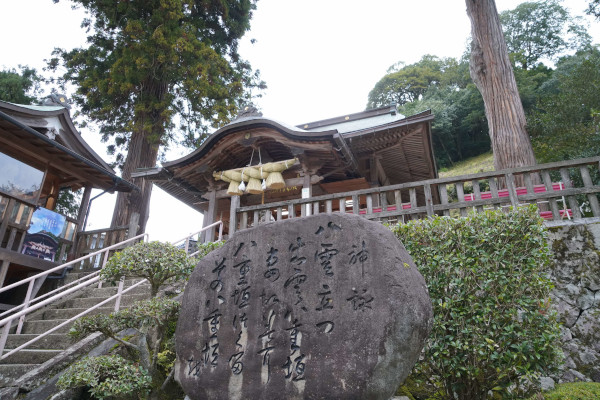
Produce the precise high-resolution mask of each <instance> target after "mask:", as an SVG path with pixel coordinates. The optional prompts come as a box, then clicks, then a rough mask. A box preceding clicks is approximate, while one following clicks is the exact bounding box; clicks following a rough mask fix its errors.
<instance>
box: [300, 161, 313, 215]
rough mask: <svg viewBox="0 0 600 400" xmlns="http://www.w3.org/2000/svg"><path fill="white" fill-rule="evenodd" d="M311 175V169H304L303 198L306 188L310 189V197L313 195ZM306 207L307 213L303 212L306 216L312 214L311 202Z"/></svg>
mask: <svg viewBox="0 0 600 400" xmlns="http://www.w3.org/2000/svg"><path fill="white" fill-rule="evenodd" d="M310 175H311V173H310V171H308V170H304V182H303V183H302V197H303V198H304V197H305V193H306V191H305V190H307V191H308V198H309V199H310V198H312V196H313V193H312V184H311V183H310ZM305 208H306V210H305V213H303V214H304V215H306V216H309V215H311V214H312V212H311V211H312V210H311V204H310V203H308V204H306V206H305Z"/></svg>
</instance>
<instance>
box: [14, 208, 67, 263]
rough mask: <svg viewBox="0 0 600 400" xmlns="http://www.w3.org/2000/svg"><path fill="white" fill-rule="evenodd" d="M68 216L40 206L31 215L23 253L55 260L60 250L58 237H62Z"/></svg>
mask: <svg viewBox="0 0 600 400" xmlns="http://www.w3.org/2000/svg"><path fill="white" fill-rule="evenodd" d="M66 222H67V221H66V217H65V216H64V215H61V214H58V213H55V212H54V211H50V210H47V209H45V208H38V209H37V210H35V211H34V213H33V216H32V217H31V225H30V226H29V230H28V231H27V234H26V235H25V241H24V242H23V250H22V252H23V254H27V255H29V256H33V257H37V258H43V259H45V260H49V261H55V258H56V253H57V251H58V241H57V240H56V239H57V238H59V237H61V236H62V234H63V231H64V228H65V225H66Z"/></svg>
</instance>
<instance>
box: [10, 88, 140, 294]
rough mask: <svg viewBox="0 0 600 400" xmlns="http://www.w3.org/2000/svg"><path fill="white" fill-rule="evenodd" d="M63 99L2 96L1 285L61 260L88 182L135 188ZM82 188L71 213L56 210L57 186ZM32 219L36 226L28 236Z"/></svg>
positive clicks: (79, 219)
mask: <svg viewBox="0 0 600 400" xmlns="http://www.w3.org/2000/svg"><path fill="white" fill-rule="evenodd" d="M54 97H58V96H56V95H54ZM63 102H64V99H63ZM65 105H66V102H65V104H60V102H59V103H57V104H51V105H40V106H32V105H19V104H12V103H7V102H3V101H0V171H2V172H1V173H0V265H1V267H0V286H2V285H3V284H4V282H5V281H6V282H7V283H9V282H14V281H16V280H19V279H22V278H24V277H25V276H26V275H27V274H30V273H36V272H39V271H40V270H47V269H49V268H52V267H54V266H57V265H59V264H60V262H61V261H64V260H65V259H66V257H67V254H68V252H69V251H70V249H71V248H72V244H73V243H74V241H75V240H76V239H77V233H78V232H79V231H81V230H82V228H83V224H84V218H85V215H86V212H87V208H88V203H89V200H90V193H91V190H92V188H96V189H101V190H105V191H108V192H114V191H131V190H135V189H136V187H135V186H134V185H133V184H131V183H129V182H127V181H125V180H123V179H121V178H120V177H118V176H117V175H116V174H115V172H114V171H113V170H112V168H111V167H110V166H109V165H108V164H106V163H105V162H104V161H103V160H102V158H101V157H100V156H99V155H98V154H96V152H94V150H92V149H91V148H90V146H89V145H88V144H87V143H86V142H85V141H84V140H83V139H82V138H81V135H80V134H79V132H77V130H76V129H75V127H74V125H73V121H72V120H71V117H70V115H69V110H68V109H67V108H66V107H65ZM81 188H83V189H84V192H83V196H82V200H81V206H80V207H79V214H78V215H77V216H76V217H74V218H73V217H70V216H64V215H60V214H58V213H55V212H54V210H55V208H56V200H57V196H58V193H59V191H60V190H65V189H66V190H73V191H75V190H78V189H81ZM38 214H39V218H36V217H35V216H36V215H38ZM32 219H33V221H32ZM34 224H38V225H39V231H38V232H30V233H31V234H32V236H30V237H28V236H27V235H28V230H30V228H31V227H32V225H34ZM38 236H39V237H38ZM42 236H44V238H43V239H40V238H41V237H42ZM38 239H40V240H38ZM53 241H54V242H56V243H57V246H56V248H52V247H53ZM0 302H1V301H0Z"/></svg>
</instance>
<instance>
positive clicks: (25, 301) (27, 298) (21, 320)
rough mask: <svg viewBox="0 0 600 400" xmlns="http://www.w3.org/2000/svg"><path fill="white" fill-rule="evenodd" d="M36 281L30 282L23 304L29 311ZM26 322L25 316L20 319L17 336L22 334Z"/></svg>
mask: <svg viewBox="0 0 600 400" xmlns="http://www.w3.org/2000/svg"><path fill="white" fill-rule="evenodd" d="M36 280H37V279H34V280H32V281H30V282H29V286H28V287H27V294H26V295H25V300H24V301H23V304H25V307H24V309H25V310H26V309H27V307H29V303H30V302H31V293H32V292H33V285H34V284H35V281H36ZM24 322H25V315H21V317H20V318H19V324H18V325H17V332H16V334H17V335H20V334H21V330H22V329H23V323H24ZM9 325H10V324H9Z"/></svg>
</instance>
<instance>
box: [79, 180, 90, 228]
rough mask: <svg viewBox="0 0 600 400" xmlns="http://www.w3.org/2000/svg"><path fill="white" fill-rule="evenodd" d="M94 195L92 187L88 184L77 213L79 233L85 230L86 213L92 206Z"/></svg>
mask: <svg viewBox="0 0 600 400" xmlns="http://www.w3.org/2000/svg"><path fill="white" fill-rule="evenodd" d="M91 195H92V187H91V186H86V187H85V189H84V191H83V197H82V199H81V204H80V205H79V213H78V214H77V233H79V232H81V231H82V230H83V223H84V222H85V215H86V214H87V212H88V207H89V206H90V197H91Z"/></svg>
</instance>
